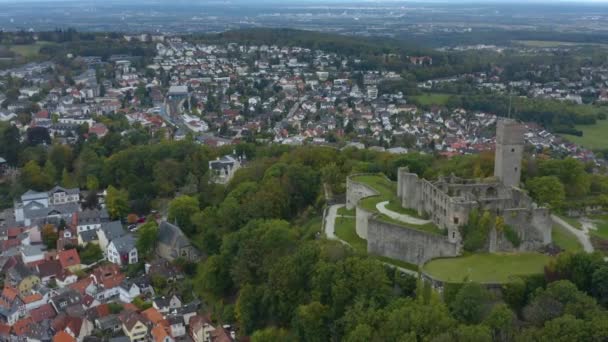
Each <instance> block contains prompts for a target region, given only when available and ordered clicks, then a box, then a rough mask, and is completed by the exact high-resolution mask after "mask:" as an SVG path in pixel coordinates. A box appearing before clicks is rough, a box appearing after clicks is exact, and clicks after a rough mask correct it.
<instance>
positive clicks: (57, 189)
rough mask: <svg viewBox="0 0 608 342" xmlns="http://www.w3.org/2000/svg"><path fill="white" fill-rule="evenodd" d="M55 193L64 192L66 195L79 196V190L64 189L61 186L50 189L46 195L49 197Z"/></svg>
mask: <svg viewBox="0 0 608 342" xmlns="http://www.w3.org/2000/svg"><path fill="white" fill-rule="evenodd" d="M56 192H65V193H66V194H68V195H78V194H80V189H78V188H73V189H66V188H64V187H61V186H56V187H54V188H52V189H51V190H49V192H48V194H49V196H50V195H52V194H54V193H56Z"/></svg>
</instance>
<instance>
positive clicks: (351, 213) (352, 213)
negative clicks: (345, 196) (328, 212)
mask: <svg viewBox="0 0 608 342" xmlns="http://www.w3.org/2000/svg"><path fill="white" fill-rule="evenodd" d="M338 215H341V216H355V209H351V210H348V209H346V207H342V208H339V209H338Z"/></svg>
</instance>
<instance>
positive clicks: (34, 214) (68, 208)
mask: <svg viewBox="0 0 608 342" xmlns="http://www.w3.org/2000/svg"><path fill="white" fill-rule="evenodd" d="M79 210H80V204H78V203H66V204H59V205H50V206H49V207H48V208H44V207H42V208H40V204H39V203H37V202H36V203H30V204H28V205H26V206H25V207H23V216H24V217H25V218H28V219H30V220H34V219H40V218H45V217H47V216H50V215H60V216H70V215H72V214H74V213H76V212H78V211H79Z"/></svg>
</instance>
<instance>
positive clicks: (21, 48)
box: [10, 42, 53, 58]
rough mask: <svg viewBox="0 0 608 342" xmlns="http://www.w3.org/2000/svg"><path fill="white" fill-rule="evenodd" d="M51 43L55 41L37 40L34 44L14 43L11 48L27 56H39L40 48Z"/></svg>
mask: <svg viewBox="0 0 608 342" xmlns="http://www.w3.org/2000/svg"><path fill="white" fill-rule="evenodd" d="M50 44H53V43H50V42H36V43H34V44H27V45H12V46H11V47H10V50H11V51H13V52H14V53H16V54H18V55H21V56H23V57H25V58H33V57H38V55H39V54H40V48H42V47H43V46H45V45H50Z"/></svg>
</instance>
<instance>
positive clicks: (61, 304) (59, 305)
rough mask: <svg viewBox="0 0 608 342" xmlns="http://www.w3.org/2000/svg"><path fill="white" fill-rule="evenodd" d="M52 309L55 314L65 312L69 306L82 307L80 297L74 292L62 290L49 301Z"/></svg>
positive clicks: (66, 289)
mask: <svg viewBox="0 0 608 342" xmlns="http://www.w3.org/2000/svg"><path fill="white" fill-rule="evenodd" d="M50 303H51V305H52V306H53V309H55V311H57V312H65V311H66V309H67V308H69V307H71V306H77V305H80V306H82V296H81V295H80V293H78V292H77V291H75V290H72V289H68V288H65V289H62V291H61V292H60V293H59V294H57V295H56V296H54V297H51V300H50Z"/></svg>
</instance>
